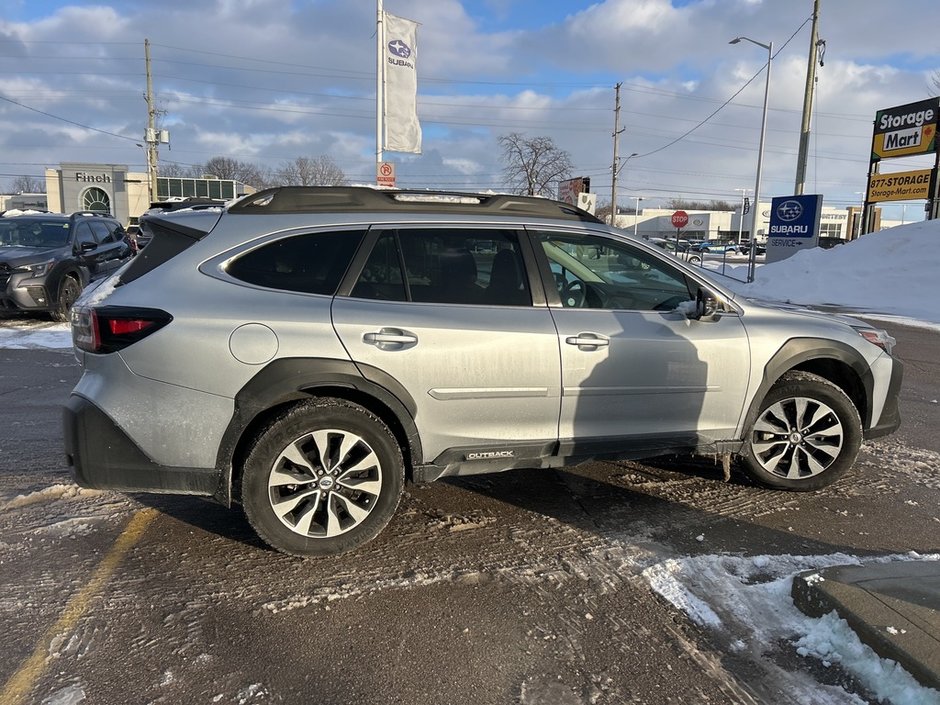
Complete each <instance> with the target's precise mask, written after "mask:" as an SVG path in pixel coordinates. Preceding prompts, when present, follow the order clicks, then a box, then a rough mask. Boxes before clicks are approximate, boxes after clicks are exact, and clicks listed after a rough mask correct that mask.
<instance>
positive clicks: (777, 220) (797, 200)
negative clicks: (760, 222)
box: [767, 196, 822, 262]
mask: <svg viewBox="0 0 940 705" xmlns="http://www.w3.org/2000/svg"><path fill="white" fill-rule="evenodd" d="M821 215H822V196H780V197H778V198H774V199H773V200H772V201H771V204H770V229H769V230H768V232H767V262H779V261H780V260H782V259H786V258H787V257H789V256H790V255H793V254H795V253H796V252H798V251H799V250H804V249H806V248H809V247H816V243H817V240H818V238H819V218H820V216H821Z"/></svg>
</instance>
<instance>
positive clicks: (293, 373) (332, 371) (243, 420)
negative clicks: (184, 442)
mask: <svg viewBox="0 0 940 705" xmlns="http://www.w3.org/2000/svg"><path fill="white" fill-rule="evenodd" d="M337 387H339V388H345V389H349V390H353V391H354V392H355V393H357V394H359V395H365V396H367V397H370V398H371V399H373V400H375V401H376V402H378V403H379V404H381V405H382V406H384V407H385V408H386V409H388V410H389V412H391V414H392V415H394V417H395V419H396V420H397V422H398V424H399V425H400V427H401V429H402V432H403V433H404V436H405V442H406V443H407V448H406V449H405V450H406V451H407V453H408V455H410V457H411V461H412V464H414V465H418V464H421V463H422V462H423V458H424V456H423V451H422V448H421V439H420V437H419V436H418V429H417V426H416V425H415V422H414V417H415V414H416V413H417V409H418V405H417V404H416V403H415V400H414V398H412V396H411V395H410V394H409V393H408V391H407V390H406V389H405V388H404V387H403V386H402V385H401V384H400V383H399V382H398V381H397V380H396V379H395V378H393V377H391V376H390V375H389V374H387V373H385V372H383V371H382V370H379V369H378V368H375V367H371V366H369V365H356V363H354V362H352V361H350V360H335V359H328V358H281V359H278V360H274V361H273V362H271V363H269V364H267V365H265V366H264V367H263V368H262V369H261V370H259V371H258V372H257V374H255V376H254V377H252V378H251V379H250V380H248V382H247V383H246V384H245V385H244V386H243V387H242V388H241V389H240V390H239V391H238V393H237V394H236V395H235V411H234V413H233V414H232V420H231V421H230V422H229V425H228V428H226V430H225V433H224V434H223V436H222V442H221V444H220V446H219V452H218V454H217V456H216V468H217V470H218V471H219V487H218V490H217V492H216V494H215V497H216V499H217V500H219V501H220V502H222V503H223V504H225V505H229V504H231V499H232V470H233V462H234V459H235V453H236V450H237V449H238V447H239V444H240V443H241V441H242V438H243V436H244V433H245V431H246V430H247V429H248V428H249V426H250V425H251V424H252V423H253V422H254V421H255V419H257V418H258V416H259V415H260V414H263V413H264V412H266V411H268V410H269V409H273V408H275V407H277V406H280V405H282V404H285V403H289V402H291V401H299V400H302V399H307V398H309V397H311V396H315V395H316V393H317V389H323V388H337Z"/></svg>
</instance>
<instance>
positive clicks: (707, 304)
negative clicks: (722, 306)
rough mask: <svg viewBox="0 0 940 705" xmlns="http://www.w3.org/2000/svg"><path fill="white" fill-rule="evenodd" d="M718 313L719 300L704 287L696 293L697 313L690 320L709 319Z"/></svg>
mask: <svg viewBox="0 0 940 705" xmlns="http://www.w3.org/2000/svg"><path fill="white" fill-rule="evenodd" d="M717 311H718V300H717V299H716V298H715V297H714V296H712V295H711V293H710V292H708V291H706V290H705V289H703V288H702V287H699V289H698V291H696V292H695V313H694V314H693V315H692V316H689V318H692V319H694V320H696V321H700V320H702V319H703V318H706V319H709V318H711V317H712V316H714V315H715V313H716V312H717Z"/></svg>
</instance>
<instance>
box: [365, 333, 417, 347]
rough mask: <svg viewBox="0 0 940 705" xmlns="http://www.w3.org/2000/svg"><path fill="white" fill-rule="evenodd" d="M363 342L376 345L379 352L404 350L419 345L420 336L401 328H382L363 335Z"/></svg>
mask: <svg viewBox="0 0 940 705" xmlns="http://www.w3.org/2000/svg"><path fill="white" fill-rule="evenodd" d="M362 342H364V343H366V344H368V345H374V346H376V347H377V348H379V350H403V349H404V348H406V347H411V346H413V345H416V344H417V343H418V336H416V335H415V334H414V333H411V332H410V331H407V330H402V329H400V328H382V329H380V330H378V331H373V332H371V333H363V335H362Z"/></svg>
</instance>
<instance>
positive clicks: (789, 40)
mask: <svg viewBox="0 0 940 705" xmlns="http://www.w3.org/2000/svg"><path fill="white" fill-rule="evenodd" d="M811 19H813V18H812V15H811V16H809V17H807V18H806V19H805V20H803V24H801V25H800V26H799V27H797V28H796V31H794V32H793V34H791V35H790V38H789V39H787V41H785V42H784V43H783V46H781V47H780V48H779V49H778V50H777V53H776V54H774V55H773V56H772V57H770V59H768V60H767V63H766V64H764V66H768V65H769V64H770V62H771V61H772V60H773V59H774V58H776V57H777V54H779V53H780V52H781V51H783V50H784V49H786V46H787V44H789V43H790V42H791V41H793V38H794V37H795V36H796V35H797V34H799V31H800V30H801V29H803V27H805V26H806V23H807V22H809V21H810V20H811ZM763 71H764V67H761V69H760V70H759V71H758V72H757V73H755V74H754V75H753V76H751V77H750V78H749V79H747V81H746V82H745V84H744V85H743V86H741V87H740V88H739V89H738V90H737V91H736V92H735V93H734V95H732V96H731V97H730V98H728V100H726V101H725V102H724V103H722V104H721V105H719V106H718V107H717V108H716V109H715V111H714V112H713V113H711V114H710V115H709V116H708V117H707V118H705V119H704V120H702V121H701V122H700V123H698V124H697V125H695V126H694V127H692V128H690V129H689V130H688V131H687V132H685V133H683V134H682V135H680V136H679V137H677V138H676V139H674V140H673V141H672V142H670V143H668V144H666V145H663V146H662V147H659V148H658V149H654V150H653V151H652V152H646V153H645V154H640V155H638V158H639V159H642V158H643V157H649V156H651V155H653V154H656V153H657V152H662V151H663V150H664V149H668V148H669V147H671V146H672V145H674V144H676V143H677V142H680V141H681V140H683V139H685V138H686V137H688V136H689V135H691V134H692V133H693V132H695V131H696V130H697V129H698V128H700V127H701V126H702V125H704V124H705V123H706V122H708V121H709V120H711V119H712V118H713V117H715V116H716V115H717V114H718V113H719V111H721V110H722V109H723V108H724V107H725V106H726V105H728V103H730V102H731V101H732V100H734V99H735V98H737V97H738V95H740V94H741V92H742V91H743V90H744V89H745V88H747V87H748V86H749V85H751V82H752V81H753V80H754V79H755V78H757V77H758V76H760V74H761V73H763Z"/></svg>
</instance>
